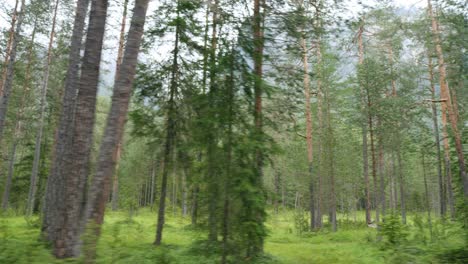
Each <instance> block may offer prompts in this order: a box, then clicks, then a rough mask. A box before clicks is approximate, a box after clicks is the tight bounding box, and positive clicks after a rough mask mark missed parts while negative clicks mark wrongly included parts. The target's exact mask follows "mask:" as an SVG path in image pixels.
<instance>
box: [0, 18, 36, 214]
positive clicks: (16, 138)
mask: <svg viewBox="0 0 468 264" xmlns="http://www.w3.org/2000/svg"><path fill="white" fill-rule="evenodd" d="M36 30H37V17H35V18H34V27H33V32H32V34H31V44H30V45H29V48H28V64H27V66H26V73H25V78H24V83H23V90H22V96H21V100H20V105H19V110H18V112H16V124H15V131H14V133H13V146H12V152H11V156H10V166H9V169H8V178H7V182H10V183H11V179H10V177H13V170H14V166H15V165H14V162H15V156H16V148H17V145H18V144H19V141H20V139H21V134H22V121H23V120H22V119H23V114H24V110H25V104H26V96H27V95H29V89H30V87H31V66H32V62H33V52H34V45H35V43H34V40H35V38H36ZM10 175H11V176H10ZM10 186H11V185H8V188H10ZM5 189H7V185H5ZM30 191H31V190H30ZM8 192H9V191H8ZM8 196H9V195H8ZM8 199H9V198H6V200H8ZM27 206H28V207H27V209H26V216H29V215H30V214H31V213H32V209H33V206H34V204H33V203H31V202H30V199H29V197H28V204H27ZM30 208H31V210H29V209H30Z"/></svg>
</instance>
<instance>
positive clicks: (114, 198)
mask: <svg viewBox="0 0 468 264" xmlns="http://www.w3.org/2000/svg"><path fill="white" fill-rule="evenodd" d="M127 6H128V0H124V3H123V14H122V22H121V23H120V36H119V48H118V51H117V61H116V64H115V78H114V82H117V78H118V73H119V72H120V65H121V64H122V59H123V50H124V44H125V27H126V23H127ZM122 138H123V137H122ZM121 148H122V142H119V143H118V146H117V150H116V156H115V157H116V165H115V172H114V177H113V181H112V211H116V210H117V205H118V200H117V199H118V196H119V193H118V192H119V161H120V155H121V152H122V150H121Z"/></svg>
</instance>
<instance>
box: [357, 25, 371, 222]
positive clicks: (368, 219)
mask: <svg viewBox="0 0 468 264" xmlns="http://www.w3.org/2000/svg"><path fill="white" fill-rule="evenodd" d="M361 23H364V21H361ZM363 32H364V25H363V24H362V25H361V26H360V27H359V32H358V46H359V66H360V67H362V65H363V63H364V44H363V41H362V34H363ZM359 86H360V93H361V100H362V102H361V104H362V106H361V111H362V115H363V120H362V160H363V174H364V183H365V193H366V223H368V224H369V223H371V222H372V219H371V212H370V211H371V208H370V207H371V198H370V185H369V161H368V157H367V120H366V119H367V118H365V116H366V112H367V111H366V108H367V107H366V103H365V92H364V86H363V84H362V83H361V82H360V83H359Z"/></svg>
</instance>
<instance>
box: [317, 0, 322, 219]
mask: <svg viewBox="0 0 468 264" xmlns="http://www.w3.org/2000/svg"><path fill="white" fill-rule="evenodd" d="M321 3H322V2H319V3H318V5H317V6H316V10H315V20H316V23H315V30H316V38H317V40H316V42H315V52H316V56H317V117H318V131H317V138H318V142H317V145H318V148H317V149H318V152H317V153H318V159H317V165H316V167H317V169H316V171H317V191H316V194H317V198H316V200H317V201H316V204H317V206H316V208H317V209H316V210H317V213H316V217H315V227H316V228H321V227H322V222H323V220H322V168H323V166H321V164H322V159H323V158H322V157H323V152H322V139H323V128H324V127H323V111H322V104H323V99H324V96H323V89H322V47H321V44H322V36H321V35H322V33H321V31H322V19H321V18H320V15H321V14H322V12H321V10H320V8H321V7H322V6H321Z"/></svg>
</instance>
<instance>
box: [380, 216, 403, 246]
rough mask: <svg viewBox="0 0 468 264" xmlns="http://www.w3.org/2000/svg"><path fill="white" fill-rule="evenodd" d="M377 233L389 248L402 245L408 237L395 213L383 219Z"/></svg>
mask: <svg viewBox="0 0 468 264" xmlns="http://www.w3.org/2000/svg"><path fill="white" fill-rule="evenodd" d="M379 232H380V233H381V234H382V236H383V237H384V238H385V239H386V241H387V242H388V243H389V245H390V246H398V245H400V244H402V243H404V242H405V241H406V239H407V237H408V232H407V230H406V227H405V225H403V224H402V223H401V219H400V217H399V215H398V214H395V213H391V214H389V215H388V216H386V217H385V218H384V219H383V221H382V223H381V224H380V230H379Z"/></svg>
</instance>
